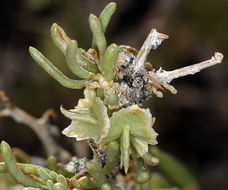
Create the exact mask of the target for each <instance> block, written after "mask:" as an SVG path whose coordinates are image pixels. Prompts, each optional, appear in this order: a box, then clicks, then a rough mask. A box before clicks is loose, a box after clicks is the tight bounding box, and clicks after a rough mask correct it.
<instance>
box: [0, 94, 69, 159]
mask: <svg viewBox="0 0 228 190" xmlns="http://www.w3.org/2000/svg"><path fill="white" fill-rule="evenodd" d="M0 96H1V98H2V99H3V101H4V102H5V108H3V109H2V110H0V117H11V118H12V119H14V120H15V121H16V122H17V123H22V124H24V125H27V126H29V127H30V128H31V129H32V130H33V131H34V132H35V133H36V135H37V136H38V137H39V138H40V140H41V142H42V143H43V145H44V147H45V148H46V150H47V153H48V156H51V155H53V156H56V157H57V158H58V159H59V160H60V161H62V162H67V161H69V160H70V158H71V155H70V154H69V152H67V151H66V150H65V149H63V148H62V147H61V146H60V145H59V144H58V143H57V142H56V141H55V139H54V138H53V137H52V136H51V135H50V131H53V130H54V129H55V130H58V128H57V127H56V126H54V125H51V124H50V123H49V122H48V117H49V116H50V115H53V111H50V110H48V111H47V112H45V113H44V115H43V116H42V117H41V118H36V117H34V116H32V115H30V114H29V113H27V112H25V111H24V110H22V109H21V108H18V107H16V106H12V104H11V103H10V101H9V98H8V99H7V100H8V101H7V102H6V101H5V100H6V97H7V96H6V95H5V93H3V92H1V93H0ZM6 103H7V104H6ZM9 103H10V106H7V105H9ZM53 128H54V129H53Z"/></svg>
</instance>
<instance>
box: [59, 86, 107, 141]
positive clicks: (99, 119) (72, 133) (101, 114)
mask: <svg viewBox="0 0 228 190" xmlns="http://www.w3.org/2000/svg"><path fill="white" fill-rule="evenodd" d="M94 93H95V91H93V90H92V91H90V90H88V89H86V90H85V93H84V94H85V96H86V98H85V99H81V100H80V101H79V105H78V106H77V107H76V108H75V109H72V110H69V111H67V110H65V109H63V108H61V112H62V113H63V114H64V115H65V116H66V117H68V118H70V119H71V120H72V122H71V124H70V126H69V127H67V128H66V129H64V130H63V134H64V135H66V136H69V137H74V138H76V139H77V140H84V139H90V138H92V139H93V140H94V141H95V142H96V143H99V142H100V141H101V140H102V139H103V138H104V137H105V136H106V135H107V133H108V130H109V128H110V121H109V118H108V114H107V108H106V106H105V105H104V102H103V101H102V100H101V99H100V98H97V97H94V95H95V94H94ZM84 108H89V109H88V111H89V112H90V113H89V114H83V113H77V111H80V109H82V110H83V109H84ZM75 110H76V111H75Z"/></svg>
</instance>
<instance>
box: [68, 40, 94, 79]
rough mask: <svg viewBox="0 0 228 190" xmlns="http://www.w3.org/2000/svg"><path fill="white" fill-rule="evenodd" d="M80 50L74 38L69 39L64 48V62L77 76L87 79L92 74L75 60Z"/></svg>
mask: <svg viewBox="0 0 228 190" xmlns="http://www.w3.org/2000/svg"><path fill="white" fill-rule="evenodd" d="M79 51H80V50H79V49H78V44H77V42H76V41H75V40H71V41H69V42H68V44H67V48H66V63H67V66H68V67H69V69H70V70H71V71H72V72H73V73H74V74H75V75H76V76H78V77H80V78H84V79H89V78H91V76H92V75H93V73H90V72H89V71H87V70H85V69H84V68H83V67H81V66H80V64H79V63H78V60H77V54H78V52H79Z"/></svg>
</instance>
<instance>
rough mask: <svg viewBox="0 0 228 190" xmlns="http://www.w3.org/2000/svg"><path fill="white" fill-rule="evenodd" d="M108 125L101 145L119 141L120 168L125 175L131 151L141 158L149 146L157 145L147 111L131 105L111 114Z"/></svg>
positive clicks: (150, 116)
mask: <svg viewBox="0 0 228 190" xmlns="http://www.w3.org/2000/svg"><path fill="white" fill-rule="evenodd" d="M110 123H111V127H110V129H109V132H108V135H107V136H106V137H105V138H104V139H103V140H102V143H103V144H106V143H108V142H110V141H114V140H120V150H121V155H120V160H121V166H124V170H125V173H127V170H128V167H129V155H130V150H131V149H133V150H135V152H136V156H139V157H143V156H144V155H146V154H147V153H148V145H149V144H151V145H154V144H157V140H156V137H157V133H156V132H155V131H154V129H153V128H152V125H153V122H152V115H151V113H150V111H149V109H142V108H140V107H138V106H137V105H133V106H130V107H128V108H123V109H121V110H120V111H118V112H115V113H113V115H112V117H111V119H110Z"/></svg>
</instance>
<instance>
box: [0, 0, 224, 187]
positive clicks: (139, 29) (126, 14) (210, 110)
mask: <svg viewBox="0 0 228 190" xmlns="http://www.w3.org/2000/svg"><path fill="white" fill-rule="evenodd" d="M108 2H109V1H105V0H39V1H37V0H21V1H12V0H11V1H10V0H8V1H7V0H5V1H1V6H0V19H1V20H0V21H1V22H0V27H1V30H0V89H1V90H4V91H6V92H7V94H8V95H9V96H10V98H11V100H12V102H13V104H14V105H17V106H19V107H21V108H23V109H25V110H26V111H27V112H29V113H31V114H33V115H34V116H36V117H40V116H41V115H42V113H43V112H44V111H45V110H47V109H48V108H53V109H54V110H55V111H56V112H57V114H58V116H59V118H58V120H57V121H54V123H55V124H56V125H58V126H59V128H60V129H61V130H62V129H64V128H65V127H66V126H67V125H68V124H69V122H70V121H69V120H68V119H66V118H64V117H63V116H61V114H60V112H59V105H60V104H63V105H64V106H65V107H66V108H72V107H73V106H74V105H76V104H77V100H78V98H80V97H82V91H81V90H69V89H66V88H64V87H62V86H60V85H59V84H58V83H57V82H56V81H55V80H54V79H52V78H51V77H50V76H49V75H48V74H47V73H46V72H44V71H43V70H42V69H41V68H40V67H39V66H38V65H37V64H36V63H34V61H33V60H32V58H31V57H30V56H29V54H28V46H29V45H32V46H34V47H37V48H38V49H39V50H41V52H43V53H44V55H47V57H48V58H49V59H50V60H52V61H53V63H55V65H56V66H57V67H58V68H60V69H61V70H62V71H63V72H64V73H65V74H67V75H68V76H71V77H72V74H71V73H70V72H69V70H67V68H66V66H65V63H64V59H63V56H62V54H61V52H59V51H58V49H57V48H56V47H55V46H54V44H53V43H52V41H51V38H50V33H49V30H50V27H51V25H52V23H53V22H56V23H58V24H59V25H60V26H62V27H63V28H64V30H65V31H66V32H67V33H68V35H69V36H70V37H71V38H73V39H76V40H77V41H78V43H79V46H80V47H83V48H85V49H88V48H89V47H90V44H91V38H92V35H91V32H90V29H89V24H88V15H89V14H90V13H94V14H96V15H98V14H99V13H100V11H101V10H102V9H103V7H104V6H105V5H106V4H107V3H108ZM117 5H118V7H117V11H116V13H115V15H114V17H113V18H112V20H111V23H110V26H109V27H108V29H107V32H106V37H107V41H108V43H109V44H110V43H112V42H115V43H117V44H119V45H120V44H124V45H130V46H132V47H135V48H137V49H139V48H140V47H141V45H142V43H143V41H144V40H145V38H146V36H147V34H148V33H149V32H150V30H151V29H152V28H156V29H157V30H158V31H159V32H162V33H165V34H168V35H169V36H170V38H169V40H166V41H165V42H163V44H162V45H161V46H160V47H159V48H158V49H157V50H156V51H152V52H151V54H150V56H149V58H148V61H150V62H151V63H152V64H153V66H154V67H155V68H156V69H158V68H159V67H160V66H161V67H162V68H163V69H165V70H172V69H176V68H179V67H183V66H187V65H190V64H194V63H197V62H200V61H203V60H207V59H209V58H210V57H211V56H212V55H213V54H214V52H215V51H219V52H222V53H223V54H224V55H225V59H224V61H223V63H222V64H221V65H217V66H215V67H213V68H209V69H207V70H204V71H202V72H200V73H197V74H196V75H194V76H187V77H184V78H180V79H176V80H174V81H173V83H172V85H174V86H175V87H176V89H177V90H178V93H177V95H175V96H174V95H172V94H170V93H169V92H166V93H165V96H164V98H163V99H158V98H156V97H152V98H151V99H150V101H148V102H146V103H145V105H144V106H145V107H150V108H151V111H152V114H153V116H156V119H157V120H156V124H155V130H156V131H157V132H158V133H159V137H158V141H159V146H160V147H161V148H162V149H163V150H166V151H168V152H170V153H172V154H173V155H175V156H176V157H177V158H179V159H180V160H182V161H183V162H184V163H185V164H186V165H187V166H188V167H189V168H190V169H191V171H192V172H193V173H194V174H195V176H196V177H197V179H198V180H199V181H200V184H201V186H202V189H205V190H215V189H216V190H225V189H228V178H227V176H228V148H227V145H228V100H227V99H228V72H227V69H228V65H227V61H226V55H228V45H227V43H228V11H227V10H228V1H226V0H216V1H215V0H200V1H199V0H185V1H181V0H144V1H143V0H122V1H121V0H119V1H117ZM3 139H4V140H6V141H7V142H9V143H10V145H12V146H17V147H19V148H21V149H23V150H25V151H26V152H28V153H30V154H31V155H40V156H42V155H43V149H42V146H41V143H40V141H39V139H38V138H37V137H36V135H35V134H34V133H33V131H31V130H30V129H29V128H28V127H26V126H22V125H19V124H17V123H15V122H14V121H13V120H12V119H10V118H0V140H3ZM70 142H72V141H69V140H68V141H67V139H66V138H65V137H61V144H62V145H63V146H65V147H66V148H67V149H68V150H71V145H70ZM79 151H83V150H79ZM85 154H86V153H85ZM82 155H83V153H82Z"/></svg>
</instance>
